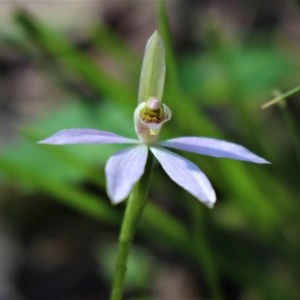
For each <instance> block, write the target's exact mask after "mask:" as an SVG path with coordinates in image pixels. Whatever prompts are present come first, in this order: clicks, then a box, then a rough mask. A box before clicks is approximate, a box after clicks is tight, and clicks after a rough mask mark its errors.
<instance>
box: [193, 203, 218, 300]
mask: <svg viewBox="0 0 300 300" xmlns="http://www.w3.org/2000/svg"><path fill="white" fill-rule="evenodd" d="M193 200H194V199H193ZM191 215H192V226H193V242H194V248H195V253H196V259H198V260H199V262H200V263H202V266H203V271H204V273H205V277H206V279H207V284H208V286H209V288H210V291H211V293H212V298H213V299H215V300H222V299H224V297H223V292H222V288H221V283H220V279H219V274H218V270H217V266H216V263H215V261H214V257H213V251H212V249H211V248H210V245H209V243H208V241H207V238H206V236H205V229H204V226H205V221H204V220H203V218H204V214H203V211H202V208H201V207H200V205H199V203H197V202H195V203H194V202H193V203H192V204H191Z"/></svg>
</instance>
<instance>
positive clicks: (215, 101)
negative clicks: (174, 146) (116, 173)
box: [0, 0, 300, 300]
mask: <svg viewBox="0 0 300 300" xmlns="http://www.w3.org/2000/svg"><path fill="white" fill-rule="evenodd" d="M156 29H158V30H159V32H160V34H161V36H162V38H163V40H164V43H165V48H166V56H167V79H166V87H165V92H164V98H163V100H164V102H165V103H166V104H167V105H168V106H169V107H170V108H171V110H172V112H173V118H172V120H171V121H170V122H168V123H167V124H166V125H165V127H164V130H163V133H162V138H166V137H168V138H171V137H176V136H182V135H196V136H210V137H215V138H222V139H225V140H229V141H232V142H236V143H239V144H242V145H244V146H246V147H247V148H249V149H250V150H251V151H253V152H255V153H257V154H258V155H260V156H262V157H264V158H266V159H267V160H269V161H271V162H272V164H271V165H254V164H249V163H245V162H237V161H230V160H226V159H219V160H218V159H215V158H209V157H204V156H199V155H194V154H186V155H185V156H186V157H188V158H189V159H191V160H192V161H193V162H195V163H197V165H199V166H200V167H201V169H202V170H203V171H204V172H205V173H206V174H207V175H208V177H209V178H210V179H211V181H212V184H213V186H214V187H215V188H216V191H217V195H218V202H217V204H216V206H215V208H214V209H212V210H209V209H207V208H206V207H204V206H203V205H201V204H199V203H198V202H197V201H196V200H195V199H194V198H193V197H191V196H190V195H189V194H188V193H186V192H184V191H183V190H182V189H180V188H179V187H178V186H176V185H175V184H174V183H172V182H171V180H170V179H169V178H167V176H166V174H164V172H162V170H161V169H160V167H159V166H156V167H155V170H154V176H153V179H152V182H151V188H150V194H149V199H148V200H149V201H148V204H147V207H146V210H145V213H144V215H143V216H142V219H141V221H140V224H139V228H138V232H137V235H136V238H135V241H134V245H133V247H132V252H131V257H130V263H129V270H128V276H127V282H126V290H125V296H124V299H162V300H192V299H241V300H261V299H275V300H277V299H285V300H289V299H300V290H299V284H300V258H299V257H300V236H299V230H300V217H299V216H300V203H299V195H298V194H297V193H299V192H300V186H299V166H300V137H299V133H300V131H299V115H300V99H299V96H298V95H296V94H295V95H293V96H292V97H290V98H289V99H288V100H287V101H286V100H284V101H282V102H281V103H280V104H279V105H278V104H277V105H274V106H272V107H270V108H268V109H266V110H261V105H262V104H263V103H265V102H266V101H268V100H270V99H272V98H274V97H275V96H278V95H280V94H281V93H284V92H286V91H288V90H290V89H292V88H294V87H296V86H297V85H299V84H300V62H299V51H300V5H299V3H298V2H297V1H293V0H290V1H289V0H276V1H274V0H272V1H271V0H269V1H258V0H252V1H247V0H243V1H242V0H240V1H237V0H181V1H180V0H169V1H154V0H153V1H151V0H140V1H138V0H126V1H121V0H94V1H87V0H86V1H79V0H78V1H76V0H74V1H71V0H70V1H67V0H65V1H59V0H57V1H29V0H28V1H25V0H24V1H0V129H1V130H0V200H1V201H0V299H1V300H26V299H28V300H41V299H43V300H48V299H49V300H50V299H51V300H52V299H55V300H94V299H108V297H109V291H110V286H111V282H112V274H113V270H114V261H115V254H116V246H117V239H118V232H119V228H120V223H121V221H122V215H123V211H124V204H121V205H118V206H117V207H113V206H112V205H111V204H110V202H109V199H108V198H107V196H106V191H105V178H104V165H105V162H106V160H107V159H108V157H109V156H110V155H111V154H112V153H114V152H116V151H118V150H119V149H120V147H119V146H114V145H104V146H97V145H92V146H91V145H75V146H63V147H55V146H54V147H53V146H52V147H51V146H44V145H43V146H42V145H37V144H36V141H38V140H39V139H42V138H45V137H47V136H48V135H50V134H53V133H54V132H56V131H58V130H60V129H63V128H74V127H83V128H98V129H102V130H109V131H114V132H117V133H119V134H123V135H126V136H129V137H134V136H135V133H134V128H133V120H132V114H133V110H134V108H135V106H136V103H137V102H136V101H137V88H138V81H139V71H140V66H141V59H142V55H143V50H144V46H145V43H146V41H147V39H148V38H149V36H150V35H151V34H152V33H153V31H154V30H156Z"/></svg>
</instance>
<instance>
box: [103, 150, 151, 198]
mask: <svg viewBox="0 0 300 300" xmlns="http://www.w3.org/2000/svg"><path fill="white" fill-rule="evenodd" d="M147 155H148V147H147V146H145V145H139V146H134V147H130V148H126V149H123V150H122V151H120V152H117V153H116V154H114V155H113V156H111V157H110V158H109V160H108V161H107V163H106V166H105V175H106V189H107V194H108V197H109V198H110V200H111V202H112V203H113V204H118V203H120V202H121V201H123V200H125V199H126V198H127V197H128V195H129V194H130V192H131V190H132V188H133V186H134V185H135V183H136V182H137V181H138V180H139V179H140V178H141V176H142V175H143V173H144V170H145V165H146V161H147Z"/></svg>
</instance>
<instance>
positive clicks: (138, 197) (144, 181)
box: [110, 152, 153, 300]
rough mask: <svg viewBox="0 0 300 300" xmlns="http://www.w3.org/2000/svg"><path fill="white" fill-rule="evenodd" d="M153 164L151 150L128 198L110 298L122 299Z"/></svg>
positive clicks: (112, 299) (113, 299)
mask: <svg viewBox="0 0 300 300" xmlns="http://www.w3.org/2000/svg"><path fill="white" fill-rule="evenodd" d="M152 165H153V155H152V153H151V152H149V154H148V160H147V164H146V168H145V173H144V175H143V176H142V178H141V179H140V181H139V182H138V183H137V184H136V185H135V187H134V188H133V191H132V193H131V195H130V197H129V199H128V200H127V206H126V210H125V214H124V219H123V223H122V228H121V232H120V237H119V248H118V254H117V261H116V268H115V274H114V282H113V287H112V293H111V297H110V300H120V299H122V294H123V288H124V281H125V273H126V269H127V260H128V256H129V250H130V245H131V242H132V239H133V236H134V234H135V231H136V228H137V224H138V221H139V219H140V217H141V215H142V212H143V210H144V207H145V205H146V199H147V197H146V196H147V193H148V187H149V182H150V177H151V172H152Z"/></svg>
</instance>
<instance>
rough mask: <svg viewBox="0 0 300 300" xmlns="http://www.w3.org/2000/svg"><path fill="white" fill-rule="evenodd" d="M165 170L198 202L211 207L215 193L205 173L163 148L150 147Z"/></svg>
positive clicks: (214, 200) (214, 199)
mask: <svg viewBox="0 0 300 300" xmlns="http://www.w3.org/2000/svg"><path fill="white" fill-rule="evenodd" d="M150 149H151V151H152V153H153V154H154V156H155V157H156V158H157V160H158V161H159V163H160V164H161V166H162V167H163V169H164V170H165V172H166V173H167V174H168V175H169V176H170V178H171V179H172V180H173V181H174V182H176V183H177V184H178V185H179V186H181V187H182V188H184V189H185V190H187V191H188V192H189V193H191V194H192V195H193V196H194V197H196V198H197V199H198V200H199V201H200V202H202V203H203V204H205V205H207V206H208V207H210V208H211V207H213V205H214V203H215V202H216V194H215V191H214V189H213V187H212V186H211V183H210V181H209V180H208V178H207V177H206V175H205V174H204V173H203V172H202V171H201V170H200V169H199V167H198V166H196V165H195V164H194V163H192V162H191V161H189V160H187V159H186V158H184V157H182V156H180V155H178V154H175V153H173V152H171V151H168V150H166V149H163V148H157V147H150Z"/></svg>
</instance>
